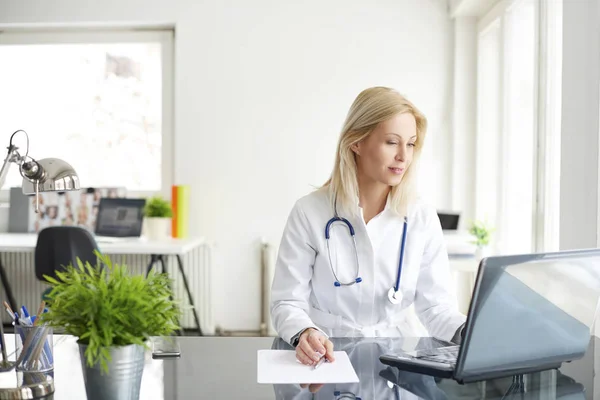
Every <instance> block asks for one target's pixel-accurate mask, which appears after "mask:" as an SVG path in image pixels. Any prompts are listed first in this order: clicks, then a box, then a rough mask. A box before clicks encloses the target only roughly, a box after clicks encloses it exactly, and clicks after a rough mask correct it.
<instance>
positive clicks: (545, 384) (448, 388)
mask: <svg viewBox="0 0 600 400" xmlns="http://www.w3.org/2000/svg"><path fill="white" fill-rule="evenodd" d="M12 336H13V335H7V342H8V344H9V345H10V344H11V342H12V343H13V345H12V346H14V337H12ZM532 340H535V338H533V337H532ZM177 341H178V342H179V344H180V347H181V358H179V359H173V360H155V359H152V357H151V353H150V351H148V353H147V356H146V365H145V369H144V375H143V378H142V388H141V396H140V399H144V400H146V399H148V400H161V399H168V400H183V399H186V400H187V399H277V400H280V399H313V398H314V399H340V400H341V399H353V398H360V399H363V400H367V399H398V398H399V399H434V400H438V399H502V398H504V399H593V398H598V396H597V394H598V393H600V381H597V382H595V380H596V379H595V378H594V376H595V375H596V374H595V365H594V358H597V357H595V356H594V353H595V352H596V351H597V349H599V348H600V347H599V346H600V338H594V339H593V340H592V341H591V342H590V346H589V349H588V352H587V353H586V355H585V356H584V357H583V358H582V359H580V360H576V361H573V362H571V363H567V364H564V365H563V366H562V367H561V368H560V369H559V370H550V371H544V372H540V373H535V374H529V375H523V377H522V379H520V378H519V379H513V378H511V377H509V378H504V379H494V380H488V381H482V382H476V383H470V384H465V385H460V384H458V383H456V382H455V381H451V380H443V379H435V378H433V377H430V376H426V375H420V374H416V373H410V372H403V371H399V370H398V369H396V368H393V367H388V366H386V365H384V364H382V363H381V362H380V361H379V356H380V355H381V354H382V353H385V352H389V351H396V350H401V351H413V350H419V349H426V348H431V347H435V346H437V343H436V342H435V341H434V340H432V339H431V338H404V339H402V338H339V339H337V338H334V339H333V342H334V345H335V349H336V350H343V351H346V352H347V353H348V356H349V357H350V361H351V362H352V365H353V366H354V369H355V370H356V373H357V375H358V377H359V380H360V382H359V383H352V384H338V385H334V384H328V385H324V386H319V385H306V387H303V386H304V385H302V386H301V385H261V384H258V383H256V374H257V362H256V355H257V351H258V350H261V349H284V350H291V349H292V348H291V347H290V346H289V345H288V344H286V343H285V342H283V341H282V340H281V339H279V338H268V337H262V338H260V337H256V338H252V337H244V338H242V337H178V338H177ZM9 349H10V348H9ZM11 352H12V351H11ZM13 357H14V356H13ZM7 374H10V373H7ZM2 375H4V374H0V379H6V378H7V376H6V375H5V376H4V377H2ZM598 375H599V378H597V379H600V374H598ZM311 383H312V382H307V384H311ZM54 384H55V390H56V391H55V393H54V396H52V397H50V398H49V399H56V400H66V399H68V400H70V399H73V400H74V399H78V400H79V399H85V387H84V383H83V377H82V374H81V362H80V360H79V353H78V349H77V343H76V341H75V338H73V337H70V336H60V335H56V337H55V369H54ZM317 389H318V390H317ZM311 390H312V391H316V392H315V393H311ZM595 391H596V396H594V392H595Z"/></svg>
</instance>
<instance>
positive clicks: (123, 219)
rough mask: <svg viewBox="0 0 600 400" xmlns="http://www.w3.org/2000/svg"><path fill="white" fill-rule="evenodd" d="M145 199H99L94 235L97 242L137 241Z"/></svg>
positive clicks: (140, 232)
mask: <svg viewBox="0 0 600 400" xmlns="http://www.w3.org/2000/svg"><path fill="white" fill-rule="evenodd" d="M145 205H146V200H145V199H126V198H101V199H100V204H99V205H98V215H97V217H96V226H95V228H94V235H95V239H96V241H97V242H101V243H102V242H103V243H116V242H120V241H127V240H139V238H140V236H141V235H142V223H143V220H144V206H145Z"/></svg>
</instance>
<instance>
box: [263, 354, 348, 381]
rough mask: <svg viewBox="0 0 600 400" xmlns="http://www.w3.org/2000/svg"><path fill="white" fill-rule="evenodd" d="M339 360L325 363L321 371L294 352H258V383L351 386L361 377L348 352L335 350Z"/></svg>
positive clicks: (335, 355) (320, 368) (336, 358)
mask: <svg viewBox="0 0 600 400" xmlns="http://www.w3.org/2000/svg"><path fill="white" fill-rule="evenodd" d="M333 356H334V357H335V361H334V362H332V363H328V362H324V363H323V364H321V366H320V367H319V368H317V369H313V367H311V366H308V365H303V364H300V363H299V362H298V361H296V352H295V351H293V350H258V356H257V367H258V368H257V378H256V379H257V382H258V383H266V384H276V383H281V384H287V383H308V384H311V383H349V382H358V376H357V375H356V371H354V367H353V366H352V363H351V362H350V359H349V358H348V354H346V352H345V351H334V352H333Z"/></svg>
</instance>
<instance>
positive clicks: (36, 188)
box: [0, 130, 80, 213]
mask: <svg viewBox="0 0 600 400" xmlns="http://www.w3.org/2000/svg"><path fill="white" fill-rule="evenodd" d="M19 132H23V133H24V134H25V136H26V138H27V149H26V150H25V155H24V156H22V155H21V154H20V153H19V151H18V150H19V148H18V147H17V146H15V145H14V144H13V138H14V136H15V135H16V134H17V133H19ZM7 149H8V153H7V154H6V158H5V159H4V164H2V168H1V169H0V188H2V186H3V185H4V181H5V180H6V176H7V175H8V170H9V169H10V163H14V164H17V165H18V166H19V173H20V174H21V176H22V177H23V184H22V187H23V194H35V212H36V213H38V212H39V211H40V208H39V204H40V193H41V192H65V191H67V190H79V189H80V186H79V176H77V173H76V172H75V170H74V169H73V167H71V165H69V164H68V163H66V162H65V161H63V160H60V159H58V158H43V159H41V160H34V159H33V158H31V157H29V136H28V135H27V132H25V131H23V130H18V131H16V132H14V133H13V134H12V135H11V136H10V143H9V145H8V147H7Z"/></svg>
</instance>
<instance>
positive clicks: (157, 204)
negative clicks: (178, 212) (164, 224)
mask: <svg viewBox="0 0 600 400" xmlns="http://www.w3.org/2000/svg"><path fill="white" fill-rule="evenodd" d="M144 215H145V216H146V217H157V218H171V217H172V216H173V210H172V208H171V204H170V203H169V202H168V201H166V200H164V199H163V198H162V197H160V196H154V197H151V198H149V199H147V200H146V205H145V206H144Z"/></svg>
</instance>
